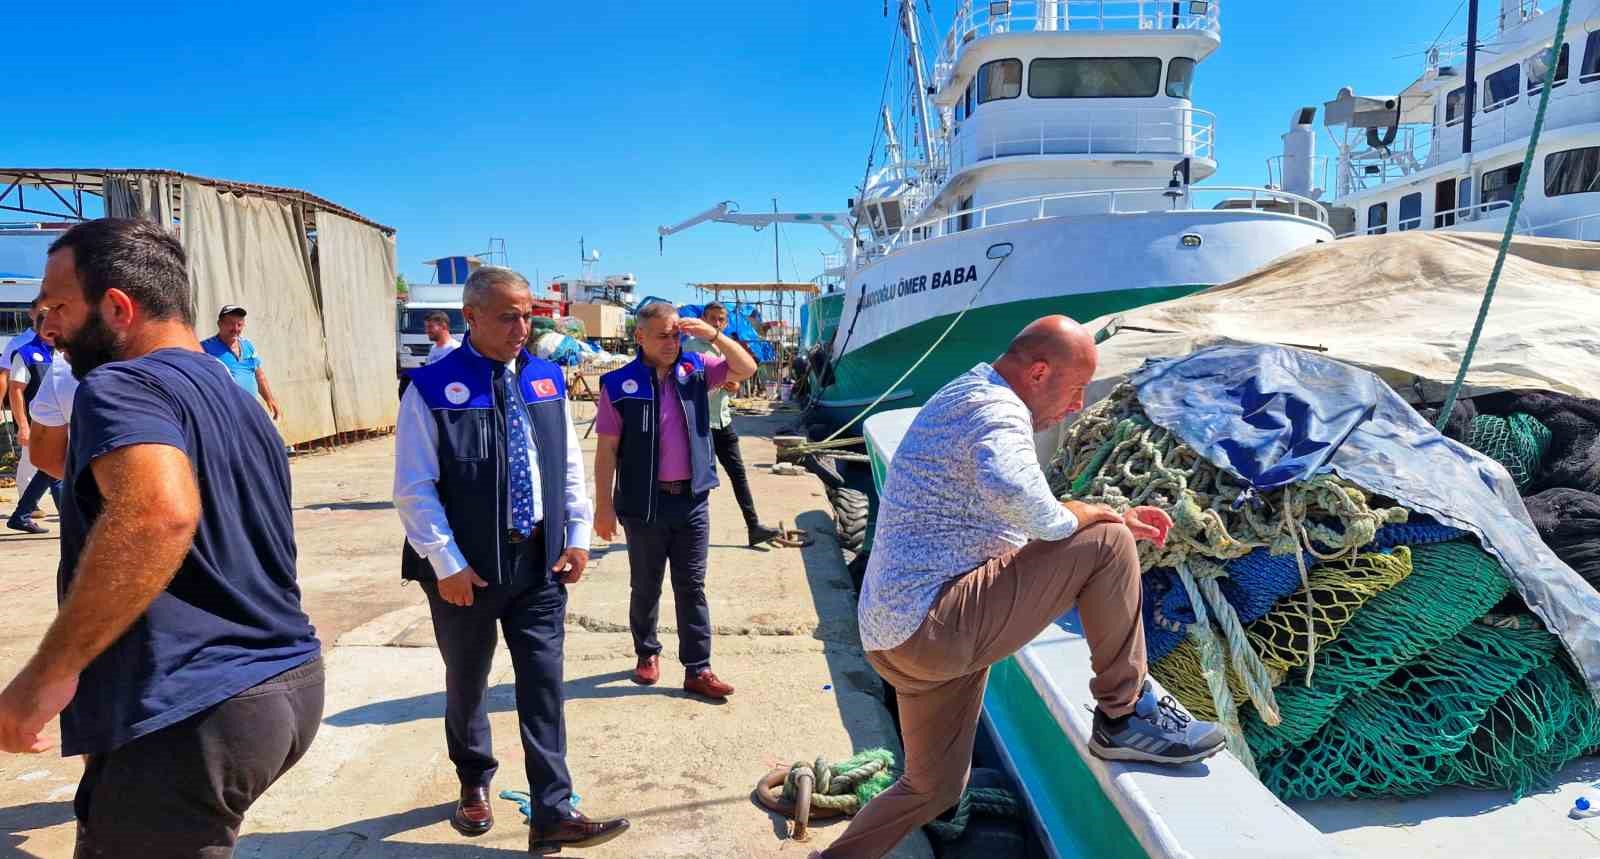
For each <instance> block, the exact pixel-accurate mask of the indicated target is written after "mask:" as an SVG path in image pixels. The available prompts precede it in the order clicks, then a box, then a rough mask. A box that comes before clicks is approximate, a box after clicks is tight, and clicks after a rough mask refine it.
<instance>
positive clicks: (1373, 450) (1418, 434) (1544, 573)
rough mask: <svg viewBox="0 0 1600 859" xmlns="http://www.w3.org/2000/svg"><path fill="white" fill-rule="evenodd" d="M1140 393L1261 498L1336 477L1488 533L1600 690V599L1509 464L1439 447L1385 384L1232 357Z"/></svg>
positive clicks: (1262, 352)
mask: <svg viewBox="0 0 1600 859" xmlns="http://www.w3.org/2000/svg"><path fill="white" fill-rule="evenodd" d="M1129 381H1130V382H1132V384H1133V385H1134V387H1135V389H1136V390H1137V393H1138V397H1139V402H1140V404H1141V405H1142V406H1143V407H1144V410H1145V414H1146V415H1148V416H1149V418H1150V420H1152V421H1154V422H1155V423H1156V424H1158V425H1159V426H1161V427H1163V428H1164V429H1166V430H1168V431H1169V432H1171V433H1172V434H1173V435H1175V436H1177V437H1178V439H1179V440H1181V441H1182V442H1183V443H1185V444H1187V445H1189V446H1190V447H1192V448H1194V449H1195V450H1196V451H1197V452H1199V453H1200V455H1202V456H1204V457H1206V458H1207V459H1209V460H1211V461H1212V462H1213V463H1215V464H1217V465H1219V466H1222V467H1224V468H1226V469H1227V470H1228V471H1230V472H1232V473H1234V474H1235V475H1237V476H1239V477H1240V478H1242V479H1244V480H1246V481H1248V482H1249V483H1250V484H1251V485H1253V486H1254V487H1256V488H1257V489H1258V490H1261V491H1263V492H1267V491H1270V490H1272V489H1275V488H1278V487H1281V486H1284V485H1286V484H1288V483H1292V482H1294V481H1298V480H1303V479H1305V478H1307V477H1310V476H1312V475H1314V474H1318V473H1325V472H1332V473H1335V474H1337V475H1339V476H1340V477H1343V478H1344V479H1346V480H1349V481H1350V482H1352V483H1354V484H1356V485H1357V486H1360V487H1361V488H1363V489H1365V490H1367V491H1368V492H1372V493H1376V494H1378V495H1384V496H1388V497H1389V498H1393V499H1394V500H1395V501H1396V502H1398V503H1399V504H1400V505H1401V506H1404V507H1406V508H1409V509H1411V510H1414V511H1417V512H1420V513H1425V514H1427V515H1429V516H1432V517H1433V518H1434V519H1436V520H1438V521H1440V522H1443V523H1446V524H1448V525H1453V526H1455V527H1458V528H1462V529H1464V530H1467V531H1471V532H1472V533H1474V534H1476V535H1477V536H1478V538H1479V540H1480V541H1481V542H1482V544H1483V547H1484V549H1485V550H1487V551H1488V552H1490V553H1491V554H1493V555H1495V557H1497V558H1498V559H1499V560H1500V563H1501V566H1502V567H1503V568H1504V569H1505V570H1506V572H1507V573H1508V575H1509V576H1510V578H1511V580H1512V582H1513V583H1514V584H1515V585H1516V588H1517V591H1518V593H1520V594H1521V595H1522V598H1523V599H1524V600H1525V601H1526V602H1527V603H1528V607H1529V608H1531V609H1532V610H1533V611H1534V613H1535V614H1537V615H1538V616H1539V618H1540V619H1541V620H1543V621H1544V623H1545V625H1546V626H1547V627H1549V629H1550V630H1551V631H1552V632H1554V633H1556V634H1557V635H1559V636H1560V637H1561V639H1562V641H1563V642H1564V643H1565V644H1566V647H1567V650H1568V651H1569V652H1570V653H1571V654H1572V656H1573V658H1574V659H1575V660H1576V661H1577V663H1578V665H1579V668H1580V670H1581V672H1582V674H1583V676H1584V678H1585V680H1587V681H1588V684H1589V688H1590V690H1591V691H1594V690H1600V593H1596V592H1595V590H1594V588H1592V587H1590V586H1589V584H1588V583H1587V582H1585V581H1584V580H1583V579H1582V578H1581V577H1579V576H1578V574H1577V573H1575V572H1573V570H1572V569H1571V568H1570V567H1568V566H1567V565H1566V564H1564V563H1562V562H1561V561H1560V560H1559V559H1558V558H1556V556H1555V555H1554V554H1553V553H1552V552H1551V551H1550V549H1549V548H1548V547H1546V546H1545V544H1544V542H1543V541H1542V540H1540V539H1539V535H1538V533H1537V532H1536V531H1535V530H1534V529H1533V525H1532V523H1531V522H1530V521H1529V520H1528V514H1527V510H1526V509H1525V508H1524V507H1523V504H1522V498H1521V496H1520V495H1518V493H1517V489H1516V486H1515V485H1514V484H1513V483H1512V482H1511V477H1510V475H1508V474H1507V473H1506V471H1505V469H1504V468H1503V467H1501V466H1500V464H1499V463H1496V462H1494V461H1493V460H1491V459H1489V458H1488V457H1485V456H1483V455H1482V454H1479V453H1478V452H1476V451H1474V450H1472V449H1471V448H1469V447H1467V446H1466V445H1463V444H1460V443H1457V442H1455V441H1452V440H1450V439H1448V438H1445V437H1444V436H1443V435H1440V434H1439V432H1438V431H1436V430H1435V429H1434V428H1433V426H1432V425H1431V424H1429V423H1428V422H1427V421H1426V420H1424V419H1423V418H1422V416H1421V415H1419V414H1417V412H1416V410H1414V409H1413V408H1411V406H1410V405H1409V404H1407V403H1406V401H1405V400H1403V399H1401V398H1400V396H1399V395H1398V394H1396V393H1395V392H1394V391H1393V390H1392V389H1390V388H1389V386H1388V385H1386V384H1384V383H1383V381H1382V380H1380V379H1379V378H1378V377H1377V376H1375V375H1373V374H1372V373H1369V372H1367V371H1366V370H1361V369H1358V368H1356V367H1352V366H1350V365H1348V364H1341V363H1339V362H1337V361H1333V360H1330V359H1328V358H1323V357H1321V356H1318V355H1313V354H1311V353H1308V352H1302V351H1299V350H1295V349H1289V348H1285V347H1281V346H1252V345H1223V346H1213V347H1211V348H1208V349H1202V350H1200V351H1197V352H1195V353H1193V354H1191V355H1188V356H1185V357H1182V358H1169V359H1161V360H1151V361H1148V362H1146V363H1145V365H1144V366H1143V367H1141V368H1140V369H1138V370H1137V371H1135V372H1134V373H1133V374H1132V376H1131V377H1130V379H1129Z"/></svg>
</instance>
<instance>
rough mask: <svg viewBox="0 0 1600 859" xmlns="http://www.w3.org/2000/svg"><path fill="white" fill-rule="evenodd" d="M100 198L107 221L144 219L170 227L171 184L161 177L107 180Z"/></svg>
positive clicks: (127, 176) (140, 176)
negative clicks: (104, 202)
mask: <svg viewBox="0 0 1600 859" xmlns="http://www.w3.org/2000/svg"><path fill="white" fill-rule="evenodd" d="M104 194H105V201H106V215H107V216H108V217H112V218H144V219H145V220H148V221H153V222H155V223H157V224H160V225H162V226H164V227H167V228H169V229H171V228H172V227H173V223H172V182H171V181H170V180H169V179H168V178H167V177H165V176H148V175H121V176H118V175H112V176H107V177H106V178H105V184H104ZM174 235H176V231H175V232H174Z"/></svg>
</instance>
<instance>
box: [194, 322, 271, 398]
mask: <svg viewBox="0 0 1600 859" xmlns="http://www.w3.org/2000/svg"><path fill="white" fill-rule="evenodd" d="M200 348H202V349H204V350H206V354H207V355H210V356H211V357H213V358H216V359H217V360H218V361H221V362H222V366H224V367H227V368H228V375H230V376H232V377H233V381H235V382H237V383H238V385H239V387H241V388H244V389H245V390H246V391H249V392H250V395H251V396H256V397H259V396H261V389H260V388H259V387H258V386H257V385H256V370H259V369H261V358H259V357H258V356H257V355H256V347H255V344H254V343H251V342H250V341H249V340H246V339H244V338H243V337H240V338H239V354H238V355H235V354H233V350H232V349H229V348H228V344H226V343H224V342H222V340H221V339H220V338H217V337H207V338H206V339H205V340H203V341H201V342H200Z"/></svg>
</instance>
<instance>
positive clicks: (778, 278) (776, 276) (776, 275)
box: [772, 197, 783, 283]
mask: <svg viewBox="0 0 1600 859" xmlns="http://www.w3.org/2000/svg"><path fill="white" fill-rule="evenodd" d="M772 214H774V215H776V214H778V198H777V197H773V198H772ZM772 282H773V283H783V274H782V272H780V271H778V221H777V219H776V218H774V219H773V221H772Z"/></svg>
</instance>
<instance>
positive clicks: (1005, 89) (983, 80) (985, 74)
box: [978, 60, 1022, 104]
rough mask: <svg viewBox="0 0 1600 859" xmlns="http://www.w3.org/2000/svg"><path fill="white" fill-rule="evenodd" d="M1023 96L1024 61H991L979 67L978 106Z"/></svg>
mask: <svg viewBox="0 0 1600 859" xmlns="http://www.w3.org/2000/svg"><path fill="white" fill-rule="evenodd" d="M1019 95H1022V61H1021V60H990V61H989V62H987V63H984V64H983V65H981V66H979V67H978V104H983V103H984V102H989V101H994V100H996V99H1002V98H1016V97H1017V96H1019Z"/></svg>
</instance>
